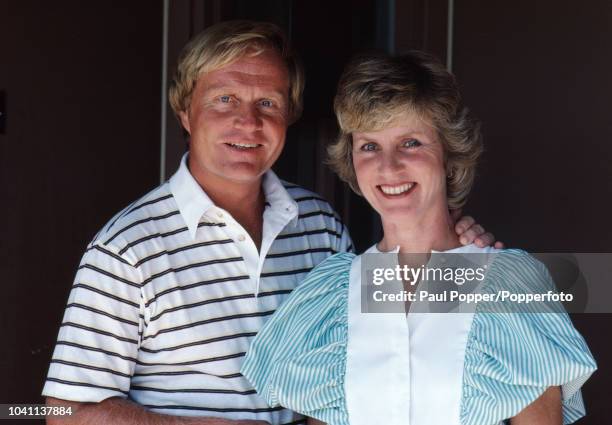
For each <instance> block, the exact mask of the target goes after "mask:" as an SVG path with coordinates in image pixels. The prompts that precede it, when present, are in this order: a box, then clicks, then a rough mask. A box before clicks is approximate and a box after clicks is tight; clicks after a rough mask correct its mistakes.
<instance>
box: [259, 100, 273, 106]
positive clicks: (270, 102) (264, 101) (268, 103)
mask: <svg viewBox="0 0 612 425" xmlns="http://www.w3.org/2000/svg"><path fill="white" fill-rule="evenodd" d="M260 104H261V106H265V107H266V108H269V107H271V106H272V101H271V100H268V99H264V100H262V101H261V102H260Z"/></svg>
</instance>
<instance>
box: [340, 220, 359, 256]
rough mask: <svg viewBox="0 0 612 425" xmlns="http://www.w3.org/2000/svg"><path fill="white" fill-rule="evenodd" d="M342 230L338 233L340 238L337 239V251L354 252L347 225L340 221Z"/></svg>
mask: <svg viewBox="0 0 612 425" xmlns="http://www.w3.org/2000/svg"><path fill="white" fill-rule="evenodd" d="M340 225H341V226H342V230H341V233H340V239H338V246H337V247H336V251H337V252H351V253H354V252H355V247H354V246H353V241H352V239H351V235H350V234H349V231H348V227H346V224H344V223H340Z"/></svg>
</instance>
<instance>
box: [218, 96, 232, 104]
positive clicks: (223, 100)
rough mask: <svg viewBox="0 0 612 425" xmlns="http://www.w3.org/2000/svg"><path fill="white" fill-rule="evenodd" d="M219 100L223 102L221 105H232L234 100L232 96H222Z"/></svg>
mask: <svg viewBox="0 0 612 425" xmlns="http://www.w3.org/2000/svg"><path fill="white" fill-rule="evenodd" d="M219 100H220V101H221V103H230V101H231V100H232V98H231V96H220V97H219Z"/></svg>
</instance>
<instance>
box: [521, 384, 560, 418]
mask: <svg viewBox="0 0 612 425" xmlns="http://www.w3.org/2000/svg"><path fill="white" fill-rule="evenodd" d="M510 424H511V425H532V424H538V425H561V424H563V415H562V414H561V388H560V387H550V388H549V389H547V390H546V391H544V394H542V395H541V396H540V397H539V398H538V399H537V400H535V401H534V402H533V403H531V404H530V405H529V406H527V407H526V408H525V409H523V410H522V411H521V413H519V414H518V415H516V416H515V417H513V418H512V419H510Z"/></svg>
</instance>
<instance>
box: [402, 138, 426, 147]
mask: <svg viewBox="0 0 612 425" xmlns="http://www.w3.org/2000/svg"><path fill="white" fill-rule="evenodd" d="M402 145H403V146H404V147H406V148H416V147H419V146H421V145H422V143H421V142H419V141H418V140H417V139H408V140H405V141H404V142H403V144H402Z"/></svg>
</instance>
